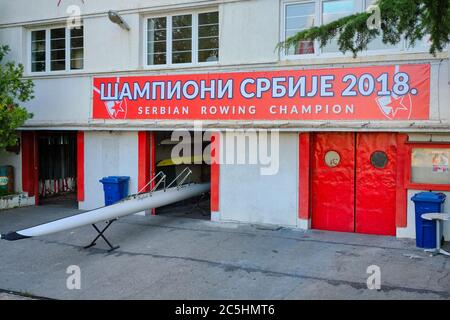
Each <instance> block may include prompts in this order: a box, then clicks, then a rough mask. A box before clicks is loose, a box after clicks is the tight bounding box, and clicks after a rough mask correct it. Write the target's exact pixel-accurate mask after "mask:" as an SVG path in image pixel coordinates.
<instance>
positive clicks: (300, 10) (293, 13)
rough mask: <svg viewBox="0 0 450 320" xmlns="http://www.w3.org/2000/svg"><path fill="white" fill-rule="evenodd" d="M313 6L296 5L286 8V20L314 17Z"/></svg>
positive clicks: (309, 4)
mask: <svg viewBox="0 0 450 320" xmlns="http://www.w3.org/2000/svg"><path fill="white" fill-rule="evenodd" d="M314 9H315V4H314V2H311V3H298V4H291V5H288V6H286V18H289V17H300V16H309V15H314V13H315V12H314V11H315V10H314Z"/></svg>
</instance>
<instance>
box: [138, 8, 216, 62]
mask: <svg viewBox="0 0 450 320" xmlns="http://www.w3.org/2000/svg"><path fill="white" fill-rule="evenodd" d="M210 12H217V14H218V19H219V21H218V25H219V35H218V38H219V48H218V49H219V57H218V59H217V61H204V62H199V61H198V40H199V39H198V16H199V14H202V13H210ZM183 15H191V16H192V25H191V27H192V38H191V48H192V54H191V57H192V61H191V62H186V63H173V62H172V53H173V52H172V27H173V26H172V18H173V17H175V16H183ZM153 18H166V63H165V64H148V20H149V19H153ZM142 20H143V21H142V30H143V42H142V43H143V50H142V52H143V59H142V60H143V61H142V63H143V67H144V69H166V68H179V67H192V66H214V65H218V64H219V60H220V47H221V37H220V30H221V24H220V11H219V9H218V8H215V9H211V8H209V9H206V8H205V9H203V10H195V11H194V12H193V11H179V12H175V13H161V14H152V15H144V16H143V19H142Z"/></svg>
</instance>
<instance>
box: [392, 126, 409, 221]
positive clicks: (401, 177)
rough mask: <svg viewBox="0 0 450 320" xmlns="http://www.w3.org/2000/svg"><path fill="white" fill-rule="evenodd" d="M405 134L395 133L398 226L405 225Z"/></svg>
mask: <svg viewBox="0 0 450 320" xmlns="http://www.w3.org/2000/svg"><path fill="white" fill-rule="evenodd" d="M407 141H408V135H407V134H397V188H396V213H395V224H396V226H397V227H399V228H405V227H406V226H407V190H406V186H405V171H406V170H409V168H407V161H406V157H407V156H408V152H407V146H406V142H407Z"/></svg>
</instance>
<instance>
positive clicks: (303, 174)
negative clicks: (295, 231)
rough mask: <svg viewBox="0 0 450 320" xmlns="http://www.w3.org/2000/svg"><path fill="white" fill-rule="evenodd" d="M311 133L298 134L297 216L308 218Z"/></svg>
mask: <svg viewBox="0 0 450 320" xmlns="http://www.w3.org/2000/svg"><path fill="white" fill-rule="evenodd" d="M310 148H311V134H310V133H309V132H305V133H300V135H299V148H298V149H299V155H298V158H299V168H298V173H299V177H298V181H299V183H298V189H299V191H298V217H299V218H300V219H305V220H308V219H309V217H310V183H309V182H310V172H311V171H310V167H311V157H310V155H311V152H310Z"/></svg>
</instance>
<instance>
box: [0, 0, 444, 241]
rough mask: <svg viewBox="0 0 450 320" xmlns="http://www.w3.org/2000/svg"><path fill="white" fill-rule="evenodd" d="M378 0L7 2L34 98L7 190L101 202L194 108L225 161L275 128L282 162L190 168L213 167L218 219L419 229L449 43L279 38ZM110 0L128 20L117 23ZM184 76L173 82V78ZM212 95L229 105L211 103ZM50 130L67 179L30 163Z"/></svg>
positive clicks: (2, 7) (402, 233) (87, 204)
mask: <svg viewBox="0 0 450 320" xmlns="http://www.w3.org/2000/svg"><path fill="white" fill-rule="evenodd" d="M371 2H372V1H369V0H297V1H295V0H289V1H285V0H204V1H190V0H170V1H169V0H167V1H159V0H154V1H137V0H129V1H120V0H108V1H107V0H84V1H82V0H39V1H25V0H17V1H12V2H10V1H2V2H0V44H6V45H8V46H9V47H10V48H11V52H10V54H9V55H8V56H7V59H10V60H13V61H16V62H19V63H22V64H23V65H24V66H25V77H26V78H27V79H31V80H33V82H34V83H35V94H34V95H35V98H34V99H33V100H32V101H30V102H29V103H27V104H26V107H27V108H28V110H29V111H30V112H32V113H33V115H34V116H33V118H32V119H30V120H29V121H27V123H26V124H25V125H24V127H23V128H21V150H20V152H19V153H18V154H16V153H11V152H9V153H5V154H2V155H1V158H0V164H1V165H13V166H14V168H15V173H16V191H18V192H26V193H28V195H29V196H30V197H35V199H36V201H37V202H39V197H40V195H43V194H45V190H47V189H52V190H53V191H54V189H64V188H67V189H70V188H71V186H72V187H73V188H75V190H76V192H77V201H78V204H79V208H80V209H86V210H88V209H93V208H96V207H99V206H101V205H103V190H102V184H101V183H100V182H99V180H100V179H102V178H103V177H105V176H109V175H116V176H128V177H130V184H129V192H130V193H136V192H138V191H140V189H141V188H142V187H144V186H145V184H146V183H147V182H148V181H149V180H150V179H151V177H152V176H153V175H154V174H155V173H156V172H157V166H158V163H159V161H162V160H164V159H166V158H167V155H166V154H164V155H163V153H164V152H165V151H163V148H162V147H161V143H160V142H161V141H162V140H163V139H164V137H162V138H161V132H172V131H173V130H178V129H187V130H194V129H195V125H196V124H198V123H197V122H196V123H194V121H195V120H200V121H201V125H202V129H201V130H202V131H207V132H212V133H213V134H214V136H215V137H216V139H215V140H214V146H215V147H216V148H217V150H216V152H218V153H219V154H220V155H221V156H222V157H224V158H226V155H227V154H228V153H229V152H231V150H230V147H227V146H226V143H225V141H226V139H227V136H236V137H237V136H244V138H245V137H247V135H248V133H249V131H248V130H250V132H251V130H255V129H256V130H257V129H268V130H277V135H278V138H279V154H280V157H279V163H278V170H277V172H276V174H269V175H261V168H263V167H264V165H262V164H248V163H243V164H236V163H231V164H230V163H226V162H224V163H219V164H213V165H211V168H209V169H206V172H207V173H206V175H205V177H206V178H205V177H203V178H199V179H201V180H202V181H204V180H208V179H210V180H211V184H212V187H211V188H212V189H211V219H213V220H216V221H240V222H249V223H261V224H273V225H280V226H286V227H293V228H302V229H309V228H313V229H322V230H334V231H345V232H361V233H373V234H380V235H393V236H397V237H411V238H414V237H415V221H414V220H415V218H414V217H415V213H414V204H413V202H412V201H411V200H410V199H411V197H412V196H413V195H414V194H415V193H417V192H419V191H429V190H433V191H437V192H443V193H445V194H446V195H447V197H449V196H450V171H449V158H450V103H449V101H450V100H449V98H450V97H449V80H450V78H449V69H450V67H449V58H448V51H446V52H442V53H437V54H436V55H435V56H433V55H430V54H429V53H428V46H427V41H426V39H424V41H423V42H422V43H418V44H417V45H416V46H415V47H414V48H408V47H407V46H406V44H405V42H404V41H402V42H400V43H399V44H398V45H396V46H390V45H385V44H383V43H381V42H380V41H375V42H374V43H373V44H371V45H370V47H369V50H367V52H363V53H361V54H360V55H359V56H358V57H357V58H354V57H352V55H351V54H346V55H343V54H342V53H340V52H339V51H338V49H337V45H336V43H335V42H331V43H330V44H329V45H327V46H326V47H325V48H322V49H321V48H319V46H318V44H317V43H313V42H302V43H299V44H298V45H297V46H296V47H295V48H292V49H289V50H288V51H284V50H281V51H280V50H277V49H276V46H277V44H278V43H279V42H280V41H282V40H284V38H285V37H287V36H290V35H292V34H294V33H296V32H297V31H299V30H301V29H304V28H307V27H310V26H312V25H317V24H320V23H326V22H329V21H332V20H334V19H337V18H339V17H341V16H345V15H348V14H351V13H354V12H360V11H364V10H365V9H366V8H367V6H369V5H370V4H371ZM109 10H114V11H115V12H117V13H118V14H119V15H120V17H121V18H122V19H123V21H124V22H125V23H126V26H127V27H125V26H124V25H123V26H122V27H121V26H120V25H118V24H115V23H113V22H111V20H110V19H109V17H108V11H109ZM78 14H79V16H78ZM74 23H75V25H76V27H74ZM78 23H79V25H78ZM399 73H401V75H398V74H399ZM402 74H403V75H404V74H406V75H407V77H408V79H404V76H403V75H402ZM397 75H398V76H397ZM384 77H386V78H384ZM230 79H232V80H234V82H233V84H230V87H227V86H226V84H227V81H228V80H230ZM248 79H250V80H248ZM261 79H262V80H261ZM274 79H278V81H279V82H274ZM280 79H281V80H280ZM202 80H204V81H207V82H205V83H206V84H205V83H203V84H204V85H205V86H206V88H208V89H209V91H208V90H206V91H205V90H203V91H202V90H201V88H202V87H201V86H202V83H201V81H202ZM213 80H214V85H215V86H216V87H214V88H212V87H211V86H212V83H213ZM219 80H222V82H221V83H219ZM177 81H180V88H179V90H176V88H175V89H174V87H169V82H171V84H170V85H172V86H175V85H176V83H177ZM245 81H246V82H245ZM289 81H291V82H289ZM302 81H305V83H303V82H302ZM314 81H316V82H314ZM114 83H118V86H117V87H114ZM136 83H138V84H139V85H140V86H139V87H138V89H132V88H134V87H130V90H132V91H130V92H128V91H127V90H126V89H123V87H124V86H125V84H127V85H133V84H134V85H136ZM146 83H149V87H148V88H147V89H148V91H145V85H146ZM243 83H244V84H243ZM108 84H109V91H108ZM155 84H156V85H155ZM403 84H406V85H407V86H408V88H409V90H407V92H405V91H404V88H403V87H402V85H403ZM189 85H190V86H189ZM296 85H298V86H296ZM394 85H397V87H396V89H394V88H393V86H394ZM102 86H103V87H102ZM220 86H221V87H220ZM269 87H270V89H269ZM102 88H103V89H102ZM199 88H200V89H199ZM220 88H221V90H220ZM283 88H284V89H283ZM300 88H304V90H305V92H303V93H302V89H300ZM314 88H315V89H317V91H318V92H313V91H314ZM171 89H172V95H171V98H169V93H170V92H171ZM277 89H278V90H277ZM136 90H138V91H136ZM197 90H198V91H199V92H197ZM395 90H397V91H395ZM213 91H214V92H215V94H216V95H215V96H211V94H212V93H211V92H213ZM290 91H292V93H293V94H292V95H290V93H289V92H290ZM277 92H278V93H280V97H279V100H277V101H278V102H277V101H276V98H277V97H276V96H274V95H276V93H277ZM377 92H378V93H377ZM380 92H388V93H387V94H383V93H380ZM392 92H393V93H392ZM136 93H137V96H138V98H139V99H136V100H133V98H136ZM202 93H203V94H205V95H206V96H207V97H206V98H205V97H202V96H201V95H202ZM270 93H271V95H269V94H270ZM345 93H347V94H349V95H348V96H345ZM115 94H117V95H119V96H115ZM164 94H165V95H166V97H162V95H164ZM178 94H180V97H178V96H177V95H178ZM229 94H230V95H229ZM283 94H284V95H283ZM208 95H209V96H208ZM149 97H150V98H149ZM208 97H209V98H208ZM379 97H387V98H386V99H388V101H387V102H386V101H385V100H382V99H381V98H380V99H378V98H379ZM352 99H354V100H352ZM369 99H370V101H369ZM377 99H378V100H377ZM389 99H390V100H389ZM399 99H400V100H399ZM125 100H127V101H126V102H124V101H125ZM148 100H152V101H151V102H148ZM177 100H180V101H181V102H177ZM294 100H295V101H294ZM394 100H395V101H394ZM374 101H376V102H374ZM383 101H384V102H383ZM108 102H109V104H108ZM144 102H145V104H144ZM394 102H397V104H396V105H393V103H394ZM183 106H184V107H186V108H187V109H186V110H185V111H183ZM211 106H214V107H215V108H214V109H213V111H211ZM220 106H229V107H232V106H234V107H236V108H237V110H238V111H236V113H220V112H219V111H217V110H220ZM176 107H178V111H175V109H176ZM202 107H206V109H205V110H203V111H204V112H203V111H202ZM239 107H241V109H239ZM244 109H245V110H244ZM170 110H171V111H170ZM261 110H262V111H261ZM272 134H274V133H272ZM269 136H270V134H269ZM55 137H56V138H55ZM52 139H53V140H52ZM55 139H56V140H58V139H60V140H61V141H66V140H67V141H72V142H73V146H74V147H73V149H74V150H72V149H71V147H70V143H69V142H68V143H69V144H68V145H69V147H68V149H67V150H66V151H67V157H71V158H70V159H68V160H67V161H68V162H67V163H69V164H68V165H67V166H65V167H64V168H65V169H63V170H62V171H63V173H62V175H63V176H65V177H66V176H70V177H72V178H73V179H72V180H73V181H69V182H67V181H65V182H60V181H59V178H58V177H60V176H61V173H59V175H58V173H55V172H50V171H51V170H50V171H49V170H48V168H47V169H46V167H43V164H42V163H39V160H41V162H42V161H44V160H42V159H44V158H45V157H44V155H43V154H44V153H45V154H51V152H52V151H46V150H52V149H51V148H49V149H45V148H46V147H45V143H46V142H43V141H47V144H51V142H49V141H56V140H55ZM258 141H259V140H258ZM233 148H234V147H233ZM70 150H72V151H70ZM233 151H237V150H233ZM246 152H247V154H246V156H247V157H250V156H251V154H250V153H251V150H249V149H248V148H247V149H246ZM43 157H44V158H43ZM50 158H54V157H53V156H50ZM45 161H50V160H45ZM61 161H63V162H64V161H66V160H64V156H63V159H62V160H61ZM67 168H73V169H67ZM199 170H200V171H201V173H199V176H200V175H202V174H203V169H199ZM47 171H49V172H47ZM71 171H73V172H71ZM200 171H199V172H200ZM43 172H46V173H45V174H46V177H44V176H43ZM68 172H69V173H68ZM70 173H71V174H70ZM55 177H56V178H55ZM52 179H53V180H52ZM46 180H49V181H53V182H50V185H49V183H48V182H45V181H46ZM56 180H57V181H58V182H57V183H55V181H56ZM380 190H381V191H383V192H380ZM448 201H450V199H447V201H446V202H447V204H444V211H447V212H450V205H448ZM445 228H446V229H445V235H446V237H447V239H449V238H450V227H449V226H446V227H445Z"/></svg>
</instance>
